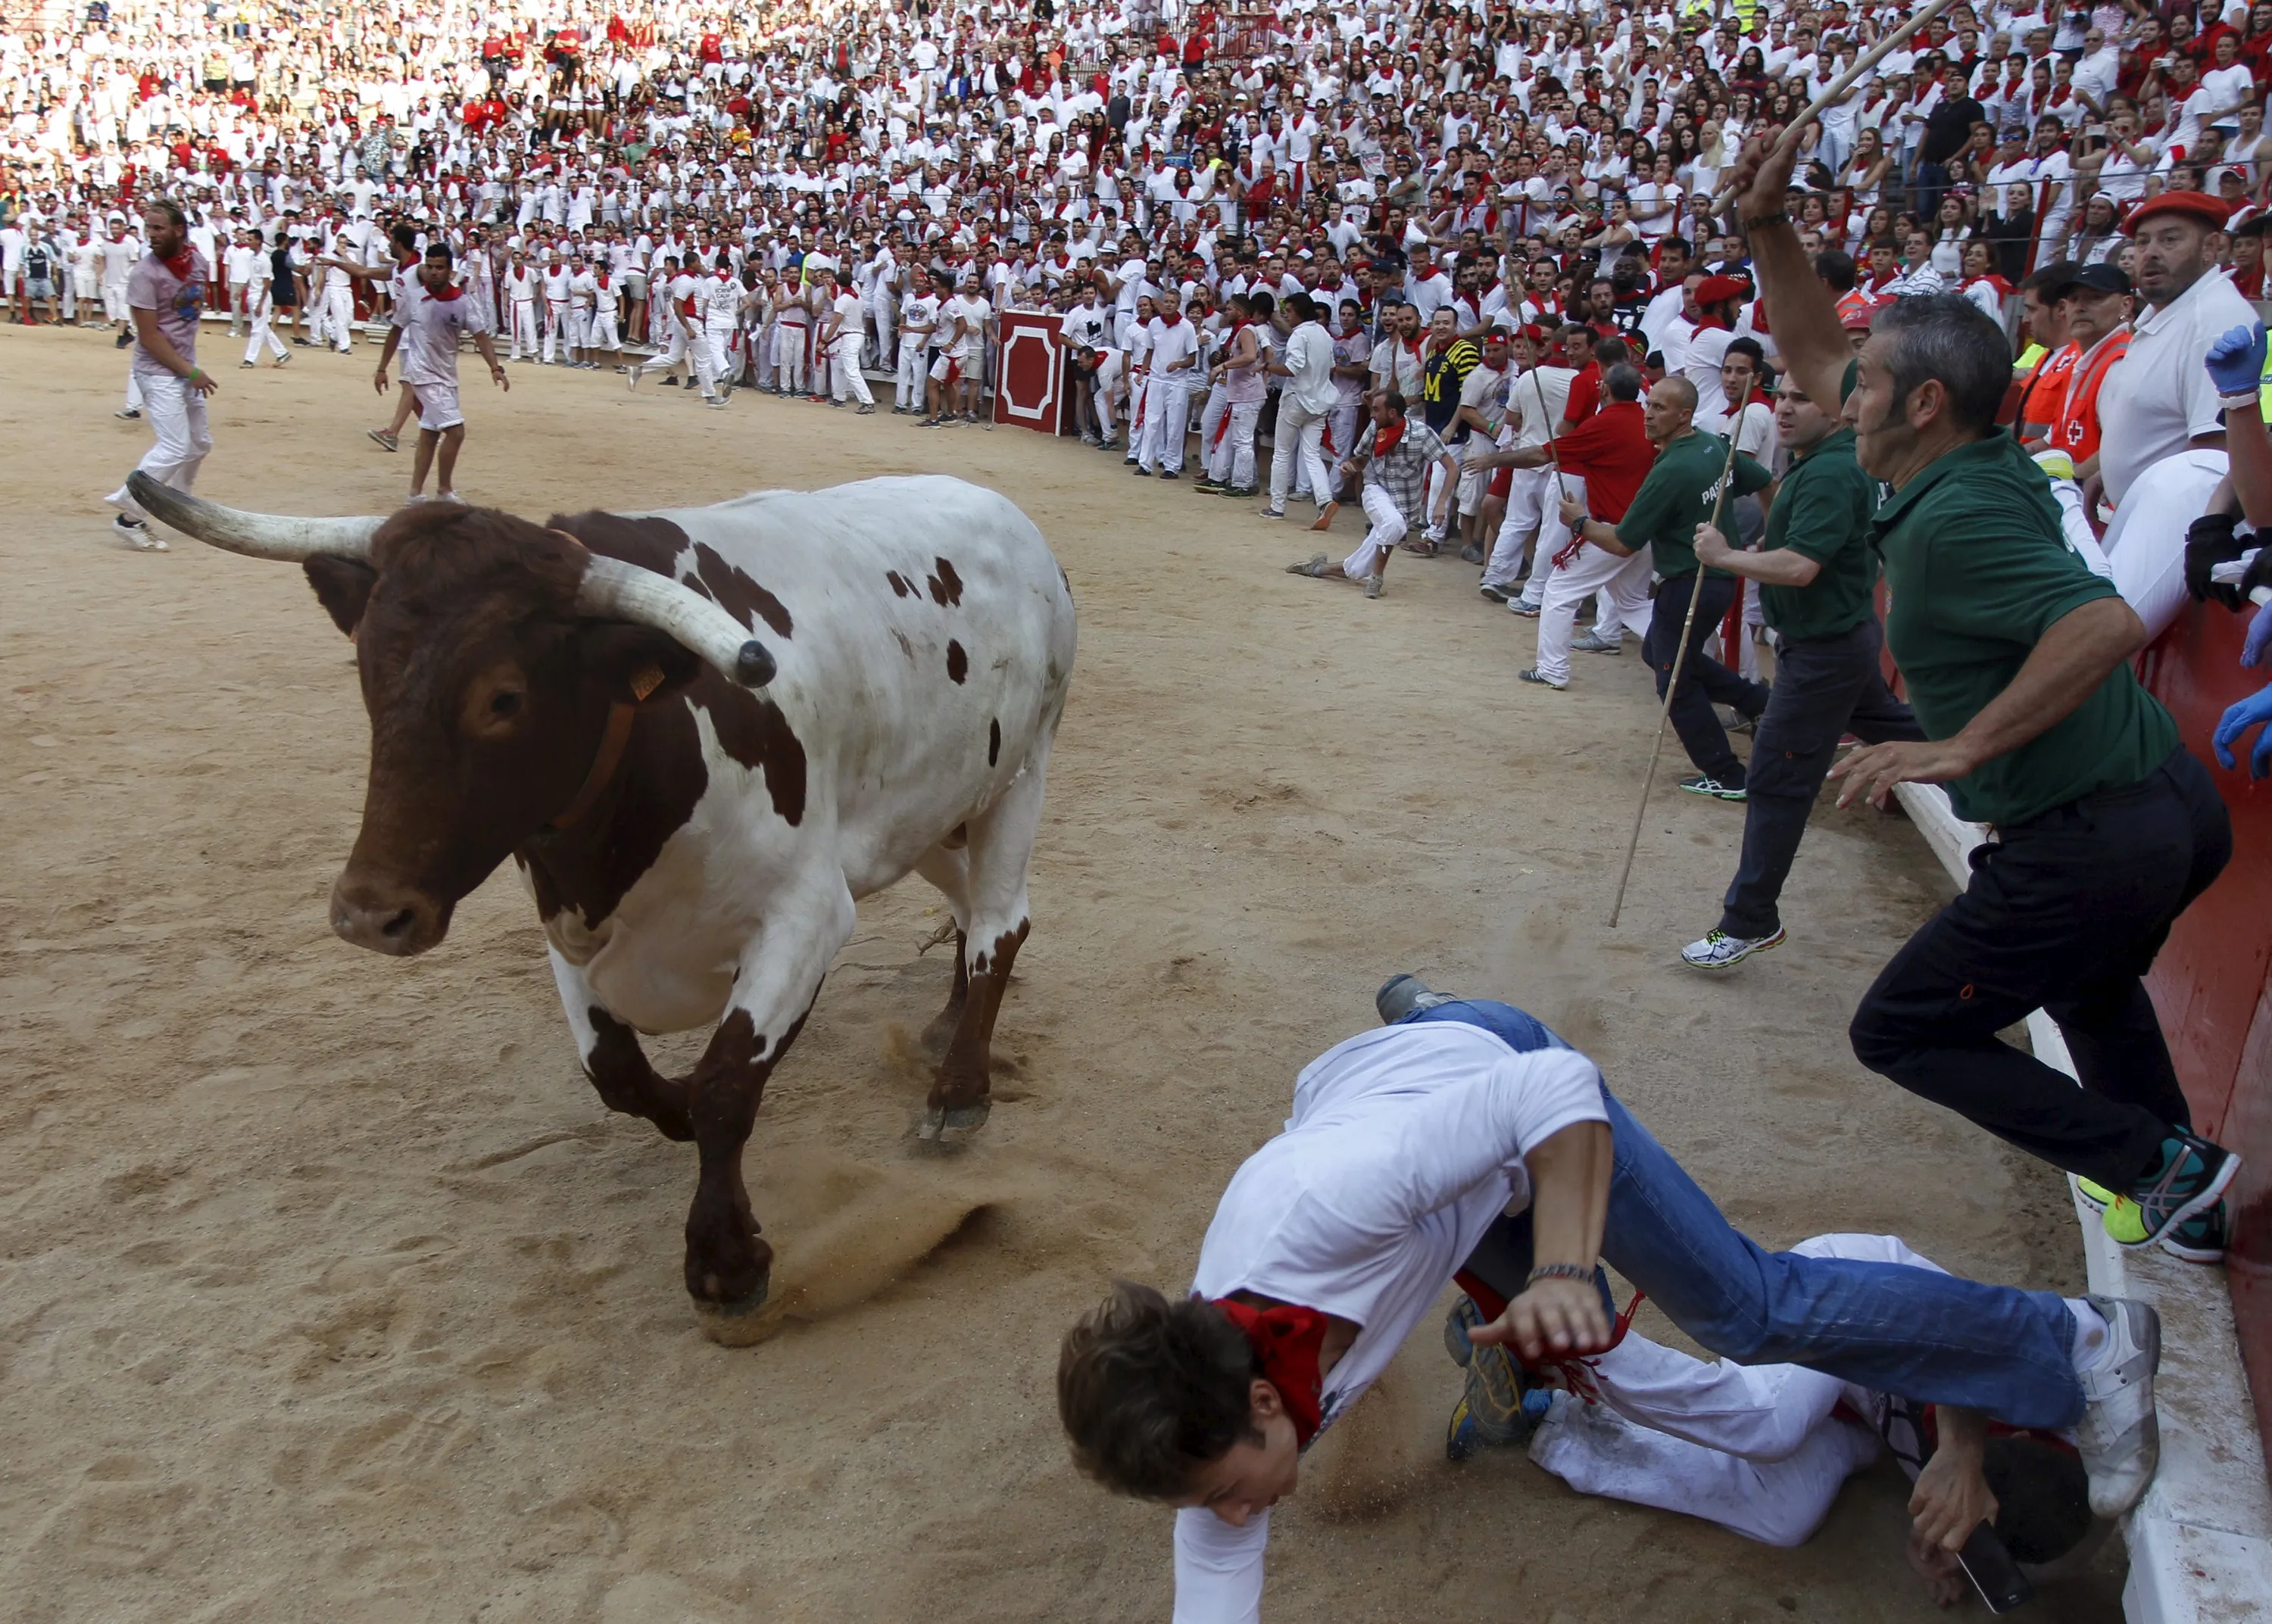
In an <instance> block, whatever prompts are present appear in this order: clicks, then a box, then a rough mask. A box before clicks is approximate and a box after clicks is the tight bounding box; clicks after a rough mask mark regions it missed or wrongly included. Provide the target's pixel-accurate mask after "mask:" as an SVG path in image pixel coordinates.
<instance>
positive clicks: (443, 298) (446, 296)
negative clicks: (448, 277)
mask: <svg viewBox="0 0 2272 1624" xmlns="http://www.w3.org/2000/svg"><path fill="white" fill-rule="evenodd" d="M426 296H427V297H428V298H429V299H434V300H438V301H439V302H442V303H444V304H447V303H449V302H450V301H451V300H452V299H462V298H464V297H465V296H466V290H465V289H464V288H462V287H458V286H456V285H455V284H452V286H450V287H445V288H444V289H443V290H442V291H441V292H440V293H438V294H437V293H436V292H435V291H434V290H433V289H432V288H428V289H427V290H426Z"/></svg>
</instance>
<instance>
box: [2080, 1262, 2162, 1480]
mask: <svg viewBox="0 0 2272 1624" xmlns="http://www.w3.org/2000/svg"><path fill="white" fill-rule="evenodd" d="M2083 1300H2084V1301H2085V1302H2087V1303H2089V1305H2090V1306H2091V1307H2094V1308H2096V1309H2097V1310H2098V1313H2099V1315H2100V1317H2101V1318H2103V1319H2104V1320H2105V1322H2106V1335H2107V1337H2108V1340H2109V1343H2110V1345H2109V1346H2107V1347H2104V1348H2102V1349H2101V1350H2099V1354H2098V1358H2097V1360H2096V1361H2095V1362H2094V1363H2093V1364H2092V1365H2091V1367H2090V1368H2089V1369H2088V1370H2080V1371H2077V1372H2076V1373H2075V1375H2076V1379H2077V1380H2079V1381H2080V1382H2081V1383H2082V1401H2083V1406H2084V1408H2083V1412H2082V1419H2081V1421H2079V1422H2077V1423H2076V1425H2075V1429H2074V1447H2075V1452H2076V1453H2077V1454H2079V1455H2081V1456H2082V1465H2083V1470H2084V1471H2087V1472H2089V1474H2090V1509H2091V1512H2092V1514H2093V1515H2094V1516H2103V1517H2117V1516H2121V1515H2122V1514H2123V1513H2124V1512H2125V1511H2127V1510H2129V1509H2130V1508H2131V1507H2133V1506H2134V1505H2136V1504H2137V1503H2138V1500H2139V1497H2140V1496H2141V1495H2142V1494H2145V1492H2146V1486H2147V1485H2148V1484H2149V1483H2151V1482H2152V1481H2153V1480H2154V1469H2155V1467H2156V1465H2158V1464H2160V1462H2161V1456H2162V1430H2161V1423H2160V1421H2159V1420H2158V1419H2156V1415H2155V1412H2154V1373H2155V1372H2156V1371H2157V1370H2159V1369H2160V1368H2161V1364H2162V1317H2161V1315H2158V1314H2156V1313H2155V1312H2154V1310H2153V1309H2152V1308H2150V1307H2148V1306H2147V1305H2146V1304H2144V1303H2142V1302H2134V1301H2132V1300H2130V1299H2128V1298H2126V1297H2086V1298H2084V1299H2083Z"/></svg>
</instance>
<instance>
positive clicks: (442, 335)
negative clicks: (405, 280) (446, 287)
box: [393, 282, 489, 389]
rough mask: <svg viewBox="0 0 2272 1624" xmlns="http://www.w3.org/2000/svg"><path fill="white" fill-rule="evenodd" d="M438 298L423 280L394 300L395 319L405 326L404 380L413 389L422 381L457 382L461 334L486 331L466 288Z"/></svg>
mask: <svg viewBox="0 0 2272 1624" xmlns="http://www.w3.org/2000/svg"><path fill="white" fill-rule="evenodd" d="M451 294H452V296H451V297H449V298H438V297H437V296H436V295H435V294H433V293H432V292H430V290H429V289H428V288H427V287H426V285H425V284H424V283H422V282H416V283H413V284H412V285H411V287H410V288H409V290H408V291H407V292H406V293H405V294H403V296H402V297H401V298H400V299H398V300H396V301H395V304H394V317H393V322H394V324H395V325H396V326H397V327H400V329H401V330H402V342H401V344H400V346H398V347H399V351H400V355H401V357H402V381H403V382H404V383H406V384H409V385H410V386H411V387H413V388H414V389H415V388H416V387H417V386H418V385H419V384H449V385H450V386H452V388H454V387H455V386H456V384H457V382H458V335H459V334H460V333H464V332H488V331H489V329H488V328H487V327H486V326H484V325H483V324H482V320H481V317H480V314H479V312H478V311H476V310H475V308H474V302H473V301H472V300H470V299H468V298H467V297H466V296H465V290H464V289H463V288H452V290H451Z"/></svg>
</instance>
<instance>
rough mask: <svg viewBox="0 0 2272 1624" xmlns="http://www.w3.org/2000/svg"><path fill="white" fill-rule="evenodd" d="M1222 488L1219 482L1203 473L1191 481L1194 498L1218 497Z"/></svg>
mask: <svg viewBox="0 0 2272 1624" xmlns="http://www.w3.org/2000/svg"><path fill="white" fill-rule="evenodd" d="M1223 488H1224V487H1223V485H1222V481H1221V480H1216V479H1213V478H1211V477H1209V476H1208V475H1207V474H1204V473H1202V474H1201V475H1200V477H1199V478H1197V479H1195V480H1192V495H1194V496H1214V495H1221V494H1222V490H1223Z"/></svg>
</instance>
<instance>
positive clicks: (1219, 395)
mask: <svg viewBox="0 0 2272 1624" xmlns="http://www.w3.org/2000/svg"><path fill="white" fill-rule="evenodd" d="M1194 370H1196V369H1194ZM1229 413H1230V390H1229V386H1228V385H1225V384H1208V385H1207V399H1206V400H1205V401H1204V402H1203V403H1202V404H1201V405H1200V469H1201V470H1202V471H1204V472H1206V473H1210V474H1212V473H1213V472H1214V443H1215V434H1216V431H1217V430H1219V429H1221V428H1222V420H1223V419H1224V418H1225V417H1227V416H1229Z"/></svg>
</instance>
